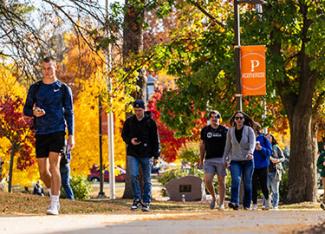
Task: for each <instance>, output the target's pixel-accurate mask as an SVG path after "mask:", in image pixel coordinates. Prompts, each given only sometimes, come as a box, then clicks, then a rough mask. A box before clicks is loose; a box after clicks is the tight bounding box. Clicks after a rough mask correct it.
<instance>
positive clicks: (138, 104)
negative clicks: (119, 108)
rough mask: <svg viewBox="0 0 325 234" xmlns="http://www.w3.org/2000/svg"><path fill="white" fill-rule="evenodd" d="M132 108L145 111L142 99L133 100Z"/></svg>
mask: <svg viewBox="0 0 325 234" xmlns="http://www.w3.org/2000/svg"><path fill="white" fill-rule="evenodd" d="M133 107H134V108H142V109H145V107H144V101H143V100H142V99H137V100H135V102H134V103H133Z"/></svg>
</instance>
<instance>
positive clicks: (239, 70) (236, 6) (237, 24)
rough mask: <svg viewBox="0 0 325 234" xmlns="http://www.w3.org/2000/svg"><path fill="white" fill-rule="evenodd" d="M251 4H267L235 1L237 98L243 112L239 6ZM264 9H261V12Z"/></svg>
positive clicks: (252, 1)
mask: <svg viewBox="0 0 325 234" xmlns="http://www.w3.org/2000/svg"><path fill="white" fill-rule="evenodd" d="M242 3H251V4H260V5H262V4H266V2H265V1H263V0H234V15H235V25H234V31H235V64H236V81H237V82H236V83H237V94H236V95H235V97H238V98H239V101H238V109H239V110H240V111H242V110H243V96H242V84H241V67H240V16H239V4H242ZM261 8H262V7H259V9H260V10H261Z"/></svg>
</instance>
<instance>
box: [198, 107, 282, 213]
mask: <svg viewBox="0 0 325 234" xmlns="http://www.w3.org/2000/svg"><path fill="white" fill-rule="evenodd" d="M220 120H221V115H220V113H219V112H218V111H211V112H210V113H209V114H208V122H209V124H208V125H207V126H205V127H204V128H202V130H201V142H200V160H199V167H203V169H204V181H205V185H206V188H207V190H208V191H209V193H210V194H211V197H212V200H211V202H210V208H211V209H214V208H215V206H216V203H217V199H216V194H215V191H214V187H213V178H214V176H215V175H217V177H218V194H219V199H218V208H219V209H224V208H225V205H224V201H225V191H226V185H225V177H226V174H227V169H229V170H230V174H231V199H230V202H229V203H228V207H229V208H232V209H234V210H238V209H239V207H240V203H241V202H242V204H243V208H244V209H245V210H251V209H253V210H256V209H258V205H257V197H258V186H260V187H261V190H262V193H263V197H264V199H263V206H262V209H270V208H273V209H278V206H279V185H280V181H281V177H282V171H283V167H282V162H283V161H284V160H285V157H284V155H283V152H282V150H281V149H280V148H279V146H278V144H277V141H276V139H275V138H274V136H273V135H271V134H266V135H265V134H263V133H261V132H260V130H261V126H260V125H259V123H257V122H255V121H253V120H252V119H251V118H250V117H249V116H248V115H247V114H245V113H244V112H242V111H237V112H235V113H234V114H233V116H232V117H231V119H230V125H231V127H230V128H229V129H228V128H226V127H225V126H223V125H221V124H220ZM241 184H242V187H243V190H244V191H243V199H242V201H241V199H240V197H241V196H240V194H241V193H240V188H241ZM270 193H271V194H272V197H271V198H270ZM251 203H253V205H252V206H251Z"/></svg>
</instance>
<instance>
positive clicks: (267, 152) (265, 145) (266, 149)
mask: <svg viewBox="0 0 325 234" xmlns="http://www.w3.org/2000/svg"><path fill="white" fill-rule="evenodd" d="M256 141H259V142H260V144H261V146H262V150H260V151H257V150H256V149H255V151H254V163H255V168H256V169H261V168H267V167H268V166H269V163H270V156H271V155H272V145H271V143H270V142H269V140H268V139H266V138H265V136H264V135H263V134H260V135H258V136H257V137H256Z"/></svg>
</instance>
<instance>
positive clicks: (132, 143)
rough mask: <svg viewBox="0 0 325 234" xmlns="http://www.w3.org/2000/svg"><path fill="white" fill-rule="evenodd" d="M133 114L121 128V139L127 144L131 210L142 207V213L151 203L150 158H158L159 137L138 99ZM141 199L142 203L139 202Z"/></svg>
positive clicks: (147, 209)
mask: <svg viewBox="0 0 325 234" xmlns="http://www.w3.org/2000/svg"><path fill="white" fill-rule="evenodd" d="M133 107H134V112H135V114H134V115H132V116H131V117H129V118H128V119H127V120H126V121H125V123H124V126H123V130H122V137H123V140H124V142H125V143H126V144H127V162H128V173H129V175H128V176H130V178H131V183H132V190H133V198H134V200H133V204H132V206H131V210H136V209H138V208H139V206H140V205H142V211H149V209H150V208H149V205H150V202H151V164H150V158H151V157H154V158H155V162H154V164H156V160H157V159H158V157H159V137H158V133H157V125H156V123H155V121H154V120H153V119H152V118H151V116H150V114H147V113H145V111H144V110H145V107H144V102H143V100H141V99H138V100H136V101H135V102H134V104H133ZM139 164H141V169H142V174H143V185H144V188H143V195H142V196H141V190H142V189H141V188H140V183H139V180H138V176H139ZM141 199H142V201H141Z"/></svg>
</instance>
